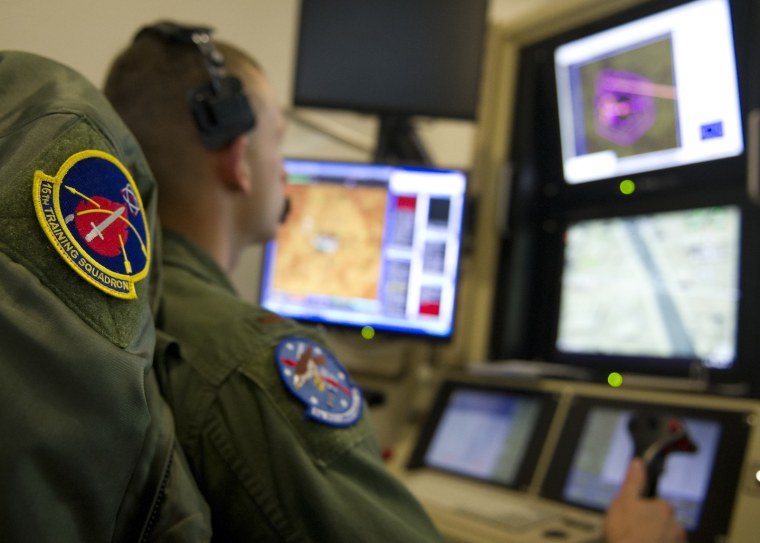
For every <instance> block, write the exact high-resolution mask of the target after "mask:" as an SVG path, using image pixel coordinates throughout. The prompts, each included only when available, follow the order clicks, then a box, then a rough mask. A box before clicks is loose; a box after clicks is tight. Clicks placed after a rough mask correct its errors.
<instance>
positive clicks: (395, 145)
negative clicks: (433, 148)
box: [374, 113, 433, 166]
mask: <svg viewBox="0 0 760 543" xmlns="http://www.w3.org/2000/svg"><path fill="white" fill-rule="evenodd" d="M374 161H375V162H377V163H379V164H397V163H400V164H412V165H420V166H432V165H433V161H432V160H431V159H430V155H429V154H428V152H427V150H426V149H425V146H424V144H423V143H422V140H421V139H420V137H419V134H417V132H416V130H415V129H414V126H413V125H412V122H411V116H410V115H403V114H392V113H385V114H382V115H380V128H379V129H378V135H377V147H376V148H375V155H374Z"/></svg>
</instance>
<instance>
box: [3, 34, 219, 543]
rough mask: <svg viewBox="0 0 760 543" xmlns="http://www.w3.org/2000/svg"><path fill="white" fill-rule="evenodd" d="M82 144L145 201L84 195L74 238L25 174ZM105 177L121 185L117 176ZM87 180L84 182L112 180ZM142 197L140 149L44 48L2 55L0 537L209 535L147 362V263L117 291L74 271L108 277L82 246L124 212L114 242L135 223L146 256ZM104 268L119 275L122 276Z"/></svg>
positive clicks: (146, 186)
mask: <svg viewBox="0 0 760 543" xmlns="http://www.w3.org/2000/svg"><path fill="white" fill-rule="evenodd" d="M51 39H55V37H54V36H51ZM81 152H85V153H90V154H95V155H97V156H95V158H94V160H93V162H95V163H97V164H101V165H106V166H107V167H108V168H111V170H113V171H117V169H116V165H115V164H116V163H119V164H121V165H123V166H124V167H125V168H126V171H128V172H130V173H131V176H132V178H133V179H134V186H135V187H136V190H137V191H138V193H139V195H140V196H141V199H142V202H143V204H144V208H143V210H142V212H141V210H140V207H139V205H138V203H139V202H138V198H137V197H136V196H135V195H134V193H133V191H132V193H131V196H132V198H133V199H132V200H130V201H129V205H127V204H122V205H121V207H119V208H117V209H116V211H115V212H112V213H108V214H106V213H102V212H101V211H102V210H101V209H99V208H100V207H101V206H102V205H103V201H104V200H97V199H96V196H95V195H94V194H90V195H89V196H88V195H82V197H81V200H82V202H83V205H84V206H85V207H87V205H89V206H90V208H91V209H90V211H88V213H91V217H93V218H91V219H89V220H90V224H92V226H91V227H89V226H88V225H86V223H85V226H86V227H88V228H91V230H92V234H91V235H90V236H88V239H87V241H82V240H80V242H81V243H80V245H79V246H76V245H75V244H74V242H73V241H72V240H73V239H74V238H73V234H72V233H71V232H72V231H73V229H74V228H75V227H74V222H71V223H69V222H68V221H69V217H66V218H65V221H58V219H59V218H58V217H57V216H56V217H53V216H54V215H55V213H56V209H55V205H59V204H60V201H54V200H55V199H54V198H53V200H51V199H50V197H49V196H50V194H51V192H50V189H49V188H47V189H39V187H41V186H47V185H44V183H43V181H44V179H43V178H40V177H39V175H42V174H44V175H47V176H51V177H54V176H56V175H57V172H58V173H60V172H59V169H60V170H62V171H63V170H64V169H63V168H62V165H64V164H71V163H72V162H71V161H72V160H74V162H75V163H76V164H80V159H79V158H77V157H79V154H80V153H81ZM103 153H107V155H108V156H110V157H113V160H114V161H115V162H111V161H110V160H106V159H105V158H104V156H105V155H103ZM111 170H109V171H111ZM69 171H72V170H69ZM39 172H42V173H41V174H40V173H39ZM61 175H63V174H61ZM66 175H68V174H66ZM72 175H73V174H72ZM119 175H121V176H122V178H121V180H120V181H119V182H122V183H123V186H124V187H125V188H128V187H126V185H127V184H126V182H125V181H124V180H125V179H128V177H126V176H124V174H123V172H122V173H121V174H119ZM117 177H118V176H117ZM39 179H43V181H41V182H40V185H39V187H38V185H37V181H36V180H39ZM64 179H65V177H64ZM87 179H88V181H92V182H93V187H94V191H95V192H97V189H98V187H99V186H104V187H105V185H107V184H108V183H109V182H110V181H109V182H106V181H105V180H104V179H102V178H100V177H98V176H91V177H88V178H87ZM51 186H52V185H51ZM120 186H122V185H120ZM69 188H70V189H72V190H75V189H73V188H72V187H69ZM35 191H36V192H35ZM61 194H66V192H65V190H64V188H61ZM35 198H36V199H35ZM88 201H89V204H87V202H88ZM125 202H126V200H125ZM155 203H156V202H155V187H154V181H153V178H152V175H151V174H150V172H149V170H148V167H147V164H146V162H145V160H144V158H143V156H142V153H141V151H140V150H139V148H138V146H137V144H136V142H135V140H134V139H133V137H132V136H131V134H130V133H129V132H128V131H127V129H126V128H125V127H124V125H123V124H122V122H121V121H120V119H119V118H118V117H117V116H116V114H115V113H114V112H113V110H112V109H111V107H110V105H109V104H108V103H107V101H106V100H105V98H104V97H103V96H102V95H101V94H100V92H99V91H97V90H96V89H95V88H94V87H93V86H92V85H91V84H90V83H88V82H87V81H86V80H85V79H84V78H83V77H81V76H80V75H78V74H77V73H75V72H74V71H72V70H70V69H68V68H66V67H64V66H62V65H60V64H57V63H55V62H52V61H50V60H48V59H44V58H41V57H39V56H36V55H32V54H28V53H21V52H7V51H6V52H0V541H2V542H3V543H14V542H20V541H29V542H33V543H42V542H47V541H50V542H56V543H61V542H64V543H65V542H77V543H81V542H106V541H113V542H139V541H183V542H184V541H208V540H209V539H210V521H209V519H208V507H207V505H206V503H205V501H204V500H203V498H202V497H201V495H200V493H199V491H198V489H197V486H196V485H195V483H194V481H193V480H192V477H191V475H190V473H189V470H188V469H187V463H186V461H185V459H184V457H183V456H182V454H181V453H180V451H179V448H178V446H177V445H176V439H175V432H174V426H173V419H172V416H171V413H170V411H169V409H168V406H167V405H166V403H165V402H164V400H163V399H162V397H161V396H160V394H159V389H158V384H157V381H156V378H155V372H154V371H153V369H152V360H153V354H154V343H155V331H154V324H153V319H152V311H151V309H152V308H151V288H152V285H151V283H152V282H154V281H155V279H156V277H155V273H154V272H155V271H156V270H158V267H156V266H152V267H151V266H149V265H146V266H144V267H142V268H141V270H142V272H145V274H144V277H143V278H142V279H141V280H139V281H137V282H135V283H134V285H133V290H134V291H133V292H129V293H127V297H117V296H115V295H112V294H111V293H108V292H106V291H104V290H101V288H99V287H97V286H95V284H94V283H93V282H92V281H89V280H87V279H85V278H84V275H82V273H83V272H82V273H80V271H82V270H84V269H85V268H87V267H88V268H89V269H90V271H91V272H93V273H94V275H93V277H101V278H106V279H107V278H108V277H109V275H108V274H107V273H105V272H104V271H103V270H99V269H97V266H94V265H92V264H91V263H88V262H87V261H86V260H84V252H86V251H90V250H91V247H89V244H91V243H92V244H93V245H94V244H95V243H97V242H98V239H97V238H101V239H103V240H106V239H107V236H108V235H109V233H108V230H107V229H108V228H109V227H110V228H113V227H118V226H119V224H116V225H114V223H115V222H119V221H121V222H124V221H126V218H127V216H129V218H130V220H132V221H133V222H132V223H130V226H129V227H127V226H125V225H124V224H122V225H121V227H123V228H124V232H126V231H127V230H129V228H132V229H133V231H132V232H131V233H129V234H123V235H122V236H121V238H120V239H121V240H122V242H123V241H124V240H125V239H127V240H131V241H132V242H134V241H135V240H136V239H137V238H136V237H135V236H136V234H141V236H142V237H140V238H139V241H140V242H141V243H143V246H142V247H143V250H144V253H145V254H144V255H142V256H141V258H144V259H145V261H146V263H148V262H149V261H150V259H151V254H150V245H149V243H150V238H153V237H155V236H154V234H155V231H150V232H149V234H150V236H149V235H148V233H147V232H140V230H139V228H137V227H136V226H135V225H137V226H139V225H140V224H141V223H140V222H139V221H141V220H142V221H145V222H143V223H142V224H147V225H148V229H149V230H150V229H153V228H154V227H155V224H156V223H155V220H154V218H155ZM45 206H47V207H45ZM127 207H130V209H129V210H127ZM43 209H47V213H48V214H49V218H50V222H48V223H45V220H46V219H45V218H44V217H42V218H41V215H40V213H39V212H41V210H43ZM125 210H126V211H125ZM58 211H60V210H58ZM95 213H100V215H99V218H97V219H96V218H94V217H95V216H96V215H95ZM103 217H108V219H107V221H103V222H100V221H101V219H102V218H103ZM146 219H147V220H146ZM71 220H72V221H73V220H74V214H71ZM82 220H87V219H86V217H85V216H84V215H82ZM95 222H97V223H98V224H97V225H96V224H95ZM43 223H44V224H46V225H47V227H45V226H43ZM64 224H66V225H67V226H66V227H65V228H64ZM45 228H48V230H49V232H46V230H45ZM66 228H68V229H69V230H68V231H66ZM51 236H52V237H51ZM56 236H57V237H56ZM128 236H131V237H128ZM143 238H144V239H143ZM54 240H57V241H55V242H54ZM58 242H60V245H56V243H58ZM123 253H124V258H125V259H126V258H127V250H126V249H123ZM73 255H75V256H76V257H78V258H82V259H83V260H80V261H77V260H76V259H74V256H73ZM138 256H139V255H138ZM67 259H69V260H70V261H67ZM78 262H79V263H78ZM153 264H155V262H154V263H153ZM80 265H81V267H82V270H77V269H76V268H75V266H80ZM125 267H126V264H125ZM149 270H150V274H148V273H147V272H148V271H149ZM106 271H107V270H106ZM125 277H127V276H125ZM135 277H137V270H135ZM93 281H94V280H93ZM116 281H117V282H121V283H124V284H127V283H129V277H127V278H126V279H125V280H119V279H117V280H116Z"/></svg>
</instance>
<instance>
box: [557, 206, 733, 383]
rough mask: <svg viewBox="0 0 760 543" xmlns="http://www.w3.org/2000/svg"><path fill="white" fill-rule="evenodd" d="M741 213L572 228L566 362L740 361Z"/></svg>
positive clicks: (561, 333) (649, 217)
mask: <svg viewBox="0 0 760 543" xmlns="http://www.w3.org/2000/svg"><path fill="white" fill-rule="evenodd" d="M740 223H741V213H740V210H739V209H738V207H735V206H723V207H708V208H697V209H688V210H679V211H668V212H660V213H652V214H645V215H635V216H629V217H615V218H607V219H591V220H585V221H578V222H575V223H572V224H570V226H569V227H568V229H567V231H566V233H565V253H564V255H565V256H564V268H563V272H562V278H561V287H560V288H561V296H560V307H559V322H558V333H557V340H556V348H557V350H558V351H559V352H561V353H576V354H601V355H609V356H635V357H641V356H645V357H653V358H661V359H685V360H693V361H700V362H701V363H702V364H704V365H705V366H707V367H711V368H718V369H727V368H730V367H731V366H732V365H733V364H734V362H735V359H736V340H737V325H738V304H739V263H740Z"/></svg>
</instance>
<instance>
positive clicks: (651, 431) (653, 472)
mask: <svg viewBox="0 0 760 543" xmlns="http://www.w3.org/2000/svg"><path fill="white" fill-rule="evenodd" d="M628 430H629V431H630V433H631V437H632V438H633V447H634V453H633V454H634V456H637V457H639V458H641V459H642V460H643V461H644V465H645V466H646V471H647V484H646V488H645V489H644V492H643V496H644V497H646V498H653V497H655V496H656V495H657V483H658V482H659V479H660V475H661V474H662V471H663V469H664V466H665V458H666V457H667V456H668V455H669V454H670V453H672V452H686V453H693V452H695V451H696V450H697V446H696V445H695V444H694V442H693V441H692V440H691V438H690V437H689V435H688V434H687V432H686V427H685V426H684V424H683V422H681V421H680V420H679V419H678V418H676V417H673V416H670V415H666V414H663V413H634V414H633V416H631V420H630V421H629V422H628Z"/></svg>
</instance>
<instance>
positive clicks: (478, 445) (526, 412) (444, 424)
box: [424, 388, 542, 486]
mask: <svg viewBox="0 0 760 543" xmlns="http://www.w3.org/2000/svg"><path fill="white" fill-rule="evenodd" d="M541 407H542V404H541V400H540V399H539V398H537V397H530V396H521V395H517V394H507V393H504V392H498V391H496V392H484V391H481V390H473V389H466V388H462V389H459V390H455V391H454V392H453V393H452V394H451V396H450V397H449V399H448V403H447V405H446V408H445V410H444V411H443V413H442V416H441V419H440V420H439V421H438V426H437V427H436V430H435V433H434V434H433V437H432V439H431V441H430V443H429V444H428V449H427V452H426V454H425V458H424V460H425V465H427V466H429V467H434V468H439V469H443V470H446V471H451V472H454V473H458V474H461V475H467V476H470V477H475V478H478V479H484V480H488V481H493V482H498V483H502V484H505V485H507V486H513V485H514V484H515V482H516V479H517V475H518V471H519V469H520V467H521V466H522V465H523V461H524V459H525V454H526V453H527V451H528V445H529V443H530V440H531V438H532V437H533V434H534V432H535V430H536V426H537V424H538V419H539V415H540V412H541Z"/></svg>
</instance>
